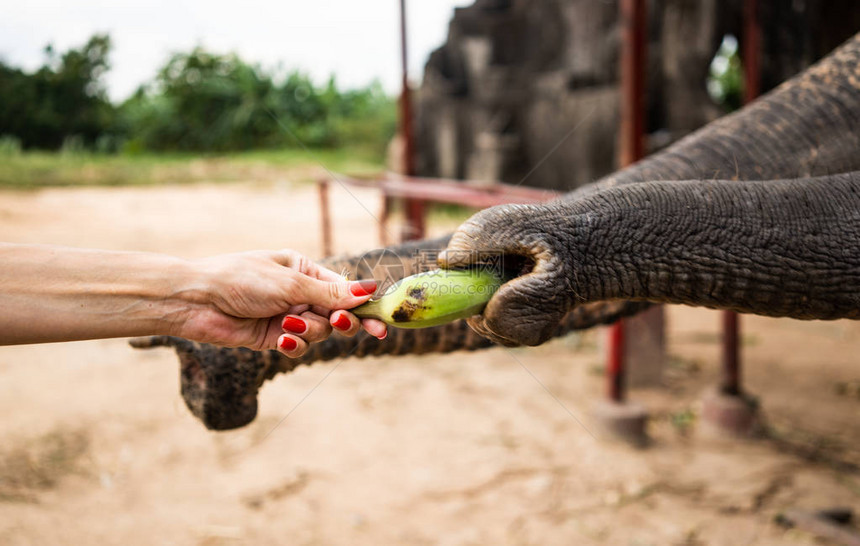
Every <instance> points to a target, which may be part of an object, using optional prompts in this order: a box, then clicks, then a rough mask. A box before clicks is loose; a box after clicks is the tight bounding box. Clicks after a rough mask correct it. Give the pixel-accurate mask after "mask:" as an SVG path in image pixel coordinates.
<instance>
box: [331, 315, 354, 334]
mask: <svg viewBox="0 0 860 546" xmlns="http://www.w3.org/2000/svg"><path fill="white" fill-rule="evenodd" d="M332 326H334V327H335V328H337V329H338V330H343V331H344V332H346V331H347V330H349V328H350V326H352V322H350V320H349V317H348V316H346V315H344V314H343V313H341V314H340V316H338V317H337V320H336V321H334V322H332Z"/></svg>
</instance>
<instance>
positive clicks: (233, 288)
mask: <svg viewBox="0 0 860 546" xmlns="http://www.w3.org/2000/svg"><path fill="white" fill-rule="evenodd" d="M0 264H2V268H0V302H2V310H3V312H2V314H0V344H16V343H42V342H50V341H71V340H79V339H94V338H108V337H121V336H136V335H146V334H167V335H178V336H182V337H185V338H188V339H193V340H196V341H204V342H210V343H216V344H219V345H226V346H245V347H250V348H254V349H274V348H275V347H276V345H277V344H278V342H279V341H281V342H282V341H283V339H284V335H286V336H287V338H288V339H290V340H292V341H293V342H294V343H284V345H286V346H287V349H288V350H287V354H289V355H290V356H299V355H300V354H301V353H303V352H304V350H306V349H307V343H308V342H312V341H318V340H321V339H323V338H324V337H326V336H327V335H328V334H329V333H330V332H331V328H330V326H329V313H330V311H331V310H335V309H350V308H352V307H355V306H356V305H359V304H361V303H363V302H365V301H366V300H367V299H369V297H370V295H371V294H372V292H373V290H374V289H375V288H376V286H375V283H374V284H373V286H367V285H366V284H362V283H359V282H351V283H350V282H346V281H344V280H343V279H342V278H340V277H339V276H338V275H336V274H335V273H333V272H331V271H329V270H328V269H325V268H323V267H320V266H317V265H316V264H314V263H313V262H311V261H310V260H308V259H307V258H305V257H303V256H302V255H300V254H298V253H296V252H292V251H288V250H286V251H260V252H247V253H241V254H231V255H223V256H217V257H214V258H207V259H202V260H183V259H180V258H175V257H171V256H165V255H162V254H152V253H143V252H110V251H103V250H85V249H75V248H65V247H56V246H41V245H16V244H0ZM287 313H293V314H295V315H297V317H296V318H299V319H302V320H304V321H305V322H306V324H307V328H305V330H306V332H303V335H290V334H284V332H283V330H282V328H281V326H282V322H281V321H282V319H283V317H284V315H285V314H287ZM298 315H300V316H298ZM342 315H343V312H342V311H341V312H339V313H338V314H337V318H340V317H341V316H342ZM349 315H351V314H348V316H347V318H348V319H349V320H350V323H351V325H352V326H351V328H350V329H349V330H350V331H349V332H347V333H350V334H353V333H355V332H356V331H357V330H358V320H357V319H356V318H355V317H352V316H349ZM335 320H336V319H335ZM364 324H365V327H366V328H367V329H368V330H370V331H371V333H373V334H375V335H377V336H383V335H384V332H385V330H384V325H382V324H381V323H377V322H376V321H372V322H365V323H364Z"/></svg>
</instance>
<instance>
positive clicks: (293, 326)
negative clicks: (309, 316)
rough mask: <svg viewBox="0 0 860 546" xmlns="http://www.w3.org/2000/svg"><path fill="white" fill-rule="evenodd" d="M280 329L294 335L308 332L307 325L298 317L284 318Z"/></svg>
mask: <svg viewBox="0 0 860 546" xmlns="http://www.w3.org/2000/svg"><path fill="white" fill-rule="evenodd" d="M281 328H283V329H284V330H286V331H288V332H292V333H294V334H304V333H305V332H306V331H307V330H308V323H307V322H305V321H304V320H303V319H300V318H298V317H284V322H282V323H281Z"/></svg>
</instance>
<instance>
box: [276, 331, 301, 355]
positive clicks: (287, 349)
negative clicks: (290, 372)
mask: <svg viewBox="0 0 860 546" xmlns="http://www.w3.org/2000/svg"><path fill="white" fill-rule="evenodd" d="M307 350H308V343H307V341H305V340H303V339H302V338H300V337H299V336H297V335H293V334H283V335H282V336H281V337H279V338H278V351H280V352H282V353H284V354H285V355H287V356H288V357H290V358H298V357H300V356H302V355H303V354H305V352H306V351H307Z"/></svg>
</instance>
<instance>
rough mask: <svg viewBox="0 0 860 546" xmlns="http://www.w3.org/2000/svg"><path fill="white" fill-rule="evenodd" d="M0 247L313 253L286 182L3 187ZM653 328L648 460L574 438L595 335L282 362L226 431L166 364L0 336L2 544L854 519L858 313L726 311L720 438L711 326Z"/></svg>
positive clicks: (490, 535) (750, 533) (138, 355)
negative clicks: (657, 370) (730, 371)
mask: <svg viewBox="0 0 860 546" xmlns="http://www.w3.org/2000/svg"><path fill="white" fill-rule="evenodd" d="M333 193H334V195H333V199H334V203H335V210H336V213H335V241H336V243H337V249H338V251H339V252H347V251H352V252H356V251H359V250H361V249H365V248H367V247H369V246H372V245H373V244H375V243H376V233H377V232H376V229H375V227H374V222H373V219H372V218H371V217H370V215H369V214H368V212H367V211H365V210H364V208H363V207H361V206H357V205H356V203H355V202H354V201H353V200H352V197H351V196H349V195H347V194H346V193H345V192H344V191H342V190H339V191H334V192H333ZM354 193H355V194H356V196H357V197H358V198H359V199H361V200H362V201H363V202H364V203H365V205H366V207H367V208H368V209H369V210H370V211H375V210H376V209H377V207H378V200H377V198H376V197H375V196H374V194H373V193H371V192H366V191H357V190H354ZM444 227H445V226H435V229H439V230H441V229H444ZM0 240H4V241H15V242H46V243H58V244H69V245H78V246H94V247H102V248H114V249H139V250H153V251H162V252H169V253H173V254H178V255H182V256H188V257H194V256H204V255H209V254H212V253H217V252H226V251H237V250H245V249H252V248H270V247H292V248H296V249H298V250H300V251H304V252H306V253H308V254H311V255H318V252H319V235H318V212H317V198H316V194H315V192H314V191H313V189H312V188H311V187H308V186H293V185H291V184H290V183H289V182H287V181H283V182H278V183H273V184H272V183H267V184H251V183H249V184H241V185H191V186H174V187H148V188H124V189H123V188H119V189H110V188H107V189H86V188H84V189H48V190H43V191H39V192H20V193H18V192H11V191H5V192H0ZM668 316H669V352H670V355H671V359H670V362H669V364H668V365H667V368H666V373H665V385H664V386H663V387H660V388H654V389H647V390H646V389H638V390H634V391H633V392H632V393H631V398H632V399H634V400H636V401H638V402H641V403H643V404H644V405H646V406H647V407H648V408H649V410H650V411H651V415H652V420H651V423H650V432H651V435H652V437H653V443H652V445H651V446H650V447H649V448H647V449H644V450H636V449H633V448H629V447H626V446H624V445H619V444H617V443H613V442H611V441H605V440H597V439H595V437H594V436H592V432H594V427H593V424H592V423H590V421H589V413H590V411H591V409H592V408H593V406H594V404H595V403H596V402H597V401H598V400H599V399H600V397H601V394H602V392H603V381H602V377H601V375H600V366H601V362H602V358H601V354H600V351H599V346H600V343H599V340H600V337H601V336H602V335H603V333H602V332H588V333H586V334H583V335H574V336H570V337H568V338H565V339H561V340H556V341H553V342H551V343H549V344H547V345H545V346H542V347H539V348H535V349H517V350H513V351H508V350H504V349H494V350H489V351H484V352H481V353H474V354H452V355H445V356H438V355H431V356H423V357H413V358H398V359H366V360H347V361H345V362H343V363H342V364H340V365H338V366H337V367H336V368H334V366H335V364H321V365H316V366H313V367H310V368H307V367H304V368H300V369H299V370H297V371H296V372H295V373H293V374H291V375H289V376H281V377H279V378H277V379H276V380H275V381H273V382H270V383H269V384H267V385H266V386H265V387H264V389H263V391H262V393H261V409H260V415H259V417H258V418H257V420H256V421H255V422H254V423H253V424H252V425H251V426H248V427H246V428H244V429H242V430H238V431H235V432H229V433H212V432H208V431H206V430H205V429H204V428H203V427H202V426H201V425H200V423H198V422H197V421H196V420H195V419H194V418H193V417H192V416H191V415H190V413H189V412H188V411H187V410H186V408H185V407H184V405H183V402H182V400H181V398H180V396H179V389H178V379H179V378H178V373H177V361H176V358H175V357H174V355H173V353H172V352H170V351H168V350H153V351H135V350H132V349H131V348H129V347H128V345H127V344H126V341H125V340H122V339H116V340H104V341H92V342H79V343H63V344H54V345H40V346H19V347H5V348H0V415H2V416H3V419H2V421H0V543H2V544H13V545H18V544H123V545H137V544H177V545H187V544H188V545H220V544H224V545H233V544H444V545H467V544H550V545H552V544H584V545H589V544H621V545H631V546H633V545H638V546H645V545H667V544H689V545H693V544H714V545H721V544H725V545H738V544H756V545H758V544H797V545H806V544H821V542H819V541H816V539H815V538H814V537H813V536H812V535H809V534H807V533H805V532H802V531H799V530H786V529H784V528H782V527H780V526H778V525H777V524H775V523H774V518H775V516H776V515H777V514H779V513H780V512H783V511H785V510H786V509H789V508H801V509H820V508H826V507H832V506H847V507H852V508H853V509H854V510H855V512H860V472H858V465H860V363H858V357H857V355H858V353H860V322H856V323H852V322H846V321H841V322H829V323H824V322H814V323H803V322H797V321H791V320H775V319H765V318H760V317H744V318H743V326H744V347H743V358H744V361H745V374H746V385H747V387H748V389H749V391H750V392H752V393H754V394H755V395H757V396H758V397H759V399H760V402H761V404H762V408H763V411H764V415H765V417H766V422H767V430H768V434H767V436H766V437H763V438H759V439H756V440H748V441H721V440H715V439H708V438H705V437H704V436H703V435H702V434H701V433H700V432H701V426H700V423H699V421H698V415H699V412H700V404H699V400H700V399H701V396H702V394H703V393H704V392H705V391H706V389H707V388H708V387H709V386H711V385H713V384H714V382H715V380H716V378H717V377H718V365H717V362H718V356H719V349H718V337H717V324H718V316H717V315H716V313H714V312H712V311H707V310H701V309H691V308H680V307H679V308H671V309H669V311H668ZM529 372H530V373H529ZM329 374H330V375H329ZM532 374H533V375H534V377H532ZM535 378H537V379H539V381H540V382H541V383H542V384H541V383H538V381H536V379H535ZM544 386H545V387H546V388H547V389H548V390H550V391H551V392H552V393H553V395H554V397H555V398H553V397H552V396H550V395H548V394H547V392H546V391H545V390H544ZM314 389H315V390H314ZM311 391H312V392H311ZM308 393H311V394H310V395H308ZM306 396H307V398H305V397H306ZM556 398H557V400H556ZM297 404H298V406H297ZM291 411H292V413H290V412H291ZM288 413H290V414H289V417H288V418H286V419H284V417H285V416H286V415H287V414H288ZM571 414H572V415H573V416H574V417H575V418H576V419H574V418H572V417H571ZM282 420H283V421H282ZM578 421H581V422H582V424H580V422H578Z"/></svg>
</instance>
